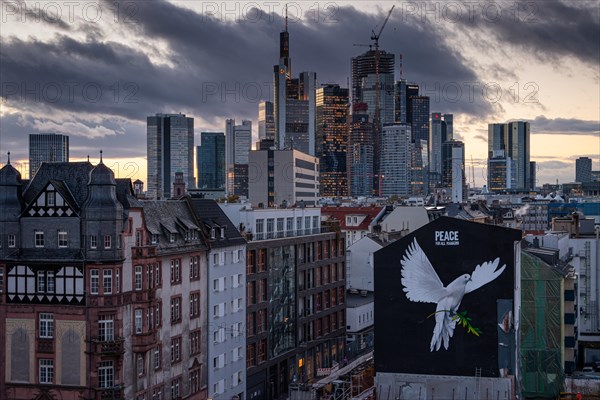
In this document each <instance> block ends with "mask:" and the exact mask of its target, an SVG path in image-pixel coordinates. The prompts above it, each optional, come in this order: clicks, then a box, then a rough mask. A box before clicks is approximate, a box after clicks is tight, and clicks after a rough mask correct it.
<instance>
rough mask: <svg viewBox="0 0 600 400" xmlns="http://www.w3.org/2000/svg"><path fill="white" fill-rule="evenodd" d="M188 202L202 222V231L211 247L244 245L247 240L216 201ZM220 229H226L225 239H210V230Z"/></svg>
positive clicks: (189, 199) (194, 199) (195, 199)
mask: <svg viewBox="0 0 600 400" xmlns="http://www.w3.org/2000/svg"><path fill="white" fill-rule="evenodd" d="M188 202H189V204H190V206H191V207H192V210H193V211H194V215H195V216H196V219H197V220H198V222H200V225H201V229H202V231H203V232H204V235H205V237H206V238H208V239H207V240H208V241H209V242H210V246H211V247H228V246H237V245H243V244H245V243H246V240H245V239H244V238H243V237H242V235H241V234H240V232H239V231H238V230H237V228H236V227H235V226H234V225H233V223H232V222H231V220H230V219H229V218H228V217H227V215H226V214H225V212H224V211H223V210H221V207H219V205H218V204H217V202H216V201H214V200H211V199H197V198H188ZM213 227H219V228H223V227H224V228H225V238H221V237H220V236H217V237H216V238H215V239H210V231H209V229H210V228H213Z"/></svg>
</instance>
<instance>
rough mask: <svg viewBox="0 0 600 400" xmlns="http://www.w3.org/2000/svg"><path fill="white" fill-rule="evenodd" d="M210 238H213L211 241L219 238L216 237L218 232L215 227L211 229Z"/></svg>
mask: <svg viewBox="0 0 600 400" xmlns="http://www.w3.org/2000/svg"><path fill="white" fill-rule="evenodd" d="M210 238H211V239H216V238H217V235H216V230H215V228H214V227H213V228H210Z"/></svg>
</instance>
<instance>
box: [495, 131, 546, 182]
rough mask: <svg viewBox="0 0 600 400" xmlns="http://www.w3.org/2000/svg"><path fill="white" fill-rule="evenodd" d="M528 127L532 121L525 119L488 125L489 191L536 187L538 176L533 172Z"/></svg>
mask: <svg viewBox="0 0 600 400" xmlns="http://www.w3.org/2000/svg"><path fill="white" fill-rule="evenodd" d="M529 129H530V127H529V122H525V121H513V122H508V123H506V124H489V125H488V186H489V187H490V190H505V189H511V190H519V191H529V190H533V189H534V188H535V177H534V176H532V171H533V172H534V175H535V165H534V166H533V167H532V165H531V162H530V140H529V136H530V132H529ZM532 168H533V169H532ZM502 171H506V172H504V173H503V172H502ZM503 174H504V176H503ZM502 185H505V186H504V187H502Z"/></svg>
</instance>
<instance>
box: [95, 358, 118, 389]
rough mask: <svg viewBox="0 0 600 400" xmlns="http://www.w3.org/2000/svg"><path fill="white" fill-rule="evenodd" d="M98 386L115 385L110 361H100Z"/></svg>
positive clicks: (109, 386) (110, 386)
mask: <svg viewBox="0 0 600 400" xmlns="http://www.w3.org/2000/svg"><path fill="white" fill-rule="evenodd" d="M98 386H100V387H101V388H112V387H113V386H115V376H114V369H113V362H112V361H101V362H100V367H99V368H98Z"/></svg>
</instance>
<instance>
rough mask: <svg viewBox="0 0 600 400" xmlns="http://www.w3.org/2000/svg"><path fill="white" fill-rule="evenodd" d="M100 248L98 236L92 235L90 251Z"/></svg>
mask: <svg viewBox="0 0 600 400" xmlns="http://www.w3.org/2000/svg"><path fill="white" fill-rule="evenodd" d="M97 248H98V236H96V235H90V249H97Z"/></svg>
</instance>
